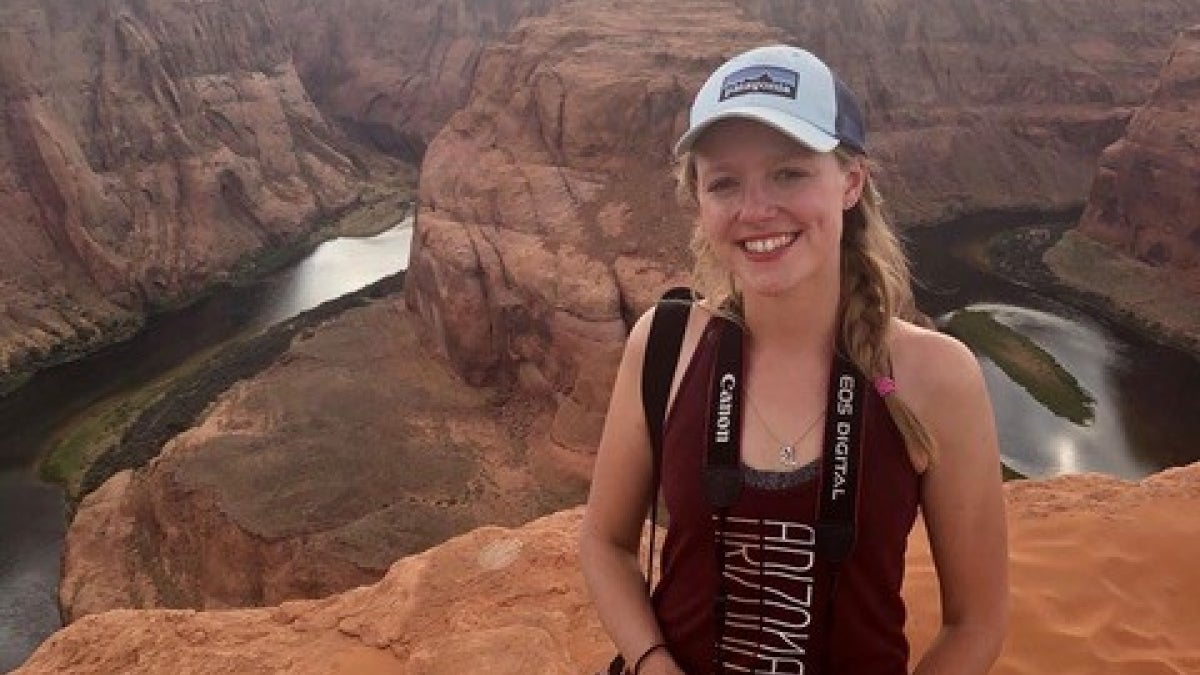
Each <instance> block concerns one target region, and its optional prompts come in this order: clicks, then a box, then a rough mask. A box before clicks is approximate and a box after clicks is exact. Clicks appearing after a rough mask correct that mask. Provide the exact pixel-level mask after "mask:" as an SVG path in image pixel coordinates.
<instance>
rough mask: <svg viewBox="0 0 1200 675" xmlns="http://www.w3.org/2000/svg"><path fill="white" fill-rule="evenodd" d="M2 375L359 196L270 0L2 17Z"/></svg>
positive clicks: (103, 333) (199, 283)
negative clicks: (299, 73) (298, 70)
mask: <svg viewBox="0 0 1200 675" xmlns="http://www.w3.org/2000/svg"><path fill="white" fill-rule="evenodd" d="M0 93H2V98H0V118H2V119H3V120H4V134H3V135H0V220H2V222H0V230H2V231H3V232H4V237H3V239H2V240H0V373H11V372H12V371H15V370H21V369H25V368H28V367H32V366H35V365H37V364H38V363H39V362H44V361H47V360H53V358H55V355H56V354H59V353H61V352H63V351H67V352H70V351H74V350H77V349H80V348H87V347H89V346H95V345H96V344H99V343H102V342H103V341H104V340H106V339H109V338H110V337H111V336H110V334H111V333H112V332H114V331H116V330H118V326H120V325H122V324H124V325H130V324H135V323H136V322H137V321H138V316H139V315H140V313H141V312H142V310H143V308H144V307H145V306H146V305H147V304H159V303H168V302H172V301H174V300H176V299H178V298H183V297H187V296H188V295H190V294H193V293H196V292H197V291H199V290H201V289H203V288H204V287H206V286H208V285H209V284H211V283H213V282H214V281H216V280H219V279H221V278H222V277H224V276H225V275H226V274H227V273H228V272H229V270H230V269H231V268H233V267H234V265H235V264H236V263H237V262H238V261H239V260H240V259H243V258H244V257H246V256H247V255H250V254H253V253H255V252H257V251H260V250H263V249H268V248H271V247H276V246H279V245H281V244H284V243H286V242H288V241H291V240H294V239H296V238H297V237H298V236H299V235H300V234H302V233H303V232H305V231H306V230H307V229H308V228H309V227H310V225H311V223H312V221H313V220H314V219H316V218H318V217H320V216H322V215H326V214H329V213H332V212H336V211H337V210H339V209H342V208H344V207H346V206H347V205H349V204H350V203H352V201H353V200H354V199H355V198H356V196H357V189H356V187H355V183H356V181H357V180H358V179H357V178H356V177H357V176H358V175H359V173H360V172H359V170H358V169H357V168H356V166H355V162H354V160H352V159H351V157H350V156H349V155H348V154H347V153H346V151H345V150H344V149H342V148H341V147H340V146H339V142H338V141H337V140H336V139H337V134H336V133H335V132H334V131H333V130H332V129H331V128H330V127H329V126H328V125H327V124H326V123H325V121H324V119H323V118H322V117H321V115H320V114H319V113H318V112H317V110H316V108H315V107H314V106H313V105H312V103H311V102H310V101H309V99H308V97H307V95H306V93H305V90H304V87H303V85H302V84H301V82H300V79H299V78H298V77H297V75H296V72H295V69H294V67H293V66H292V63H291V59H290V55H289V50H288V47H287V45H286V43H285V42H284V41H283V40H282V39H281V38H280V36H279V32H278V30H277V29H276V26H275V22H274V19H273V18H272V16H271V14H270V12H269V11H268V9H267V5H266V3H264V2H262V1H261V0H259V1H255V0H252V1H250V2H235V1H234V0H206V1H203V2H201V1H191V0H162V1H159V2H153V3H146V2H133V1H126V0H108V1H105V2H94V3H76V2H67V1H66V0H50V1H46V2H34V1H33V0H12V1H10V2H6V3H4V5H3V7H2V8H0Z"/></svg>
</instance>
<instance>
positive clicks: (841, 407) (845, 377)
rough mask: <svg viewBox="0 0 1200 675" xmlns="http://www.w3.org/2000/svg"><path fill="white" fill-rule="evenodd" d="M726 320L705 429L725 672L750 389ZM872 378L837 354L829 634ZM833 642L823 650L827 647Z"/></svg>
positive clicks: (830, 451)
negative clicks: (734, 514)
mask: <svg viewBox="0 0 1200 675" xmlns="http://www.w3.org/2000/svg"><path fill="white" fill-rule="evenodd" d="M713 320H714V321H719V322H721V324H720V325H719V326H718V329H719V330H718V335H719V337H718V340H719V342H718V346H717V360H716V366H715V368H714V370H713V374H712V381H711V382H710V385H709V387H710V388H709V400H708V403H709V405H708V407H709V414H708V425H707V429H706V444H707V456H706V458H707V461H706V463H705V466H704V489H705V494H706V496H707V497H708V500H709V504H710V505H711V506H712V507H713V509H714V511H715V514H714V520H715V521H716V558H717V560H716V564H717V568H716V569H717V594H716V598H715V599H714V606H713V615H714V619H715V621H716V628H717V632H716V635H717V644H716V645H714V649H713V661H714V664H713V665H714V670H715V672H717V673H721V672H723V670H724V667H723V664H724V662H725V659H724V655H723V654H722V647H721V636H722V635H723V633H724V627H725V611H726V605H727V602H728V596H727V593H726V588H725V560H724V558H725V556H724V551H725V531H726V519H727V517H728V512H729V509H730V507H732V506H733V504H734V503H735V502H736V501H737V499H738V496H739V495H740V494H741V491H742V481H743V479H742V467H741V429H742V401H743V398H744V397H745V388H744V378H745V368H744V363H743V331H742V328H741V326H739V325H737V324H736V323H734V322H733V321H730V320H728V319H725V318H720V317H718V318H715V319H713ZM864 382H865V378H864V377H863V376H862V375H861V374H860V373H859V372H858V370H857V369H856V368H855V367H854V365H853V364H852V363H850V361H849V360H847V359H845V358H843V357H842V356H840V355H838V356H836V357H835V358H834V362H833V367H832V368H831V369H830V379H829V386H828V392H829V393H828V396H829V403H828V405H827V407H826V410H827V413H826V418H825V438H824V441H823V451H822V456H821V473H820V475H821V479H820V485H819V491H820V492H819V500H820V501H819V504H818V513H817V524H816V537H817V560H818V562H820V563H824V564H827V565H828V567H827V569H828V570H829V573H830V583H829V586H828V587H829V602H828V608H827V612H826V617H827V618H826V626H827V631H826V635H827V636H831V635H832V628H833V626H832V624H833V607H834V596H835V594H836V592H837V580H838V575H839V572H840V568H841V563H842V562H843V561H845V559H846V558H847V557H848V556H849V555H850V551H851V549H852V548H853V546H854V538H855V522H856V518H857V512H858V498H859V495H858V488H859V475H860V473H861V469H862V453H861V452H860V447H859V446H860V443H861V439H862V425H863V407H864V405H865V398H864V395H863V394H864V392H865V386H864ZM828 651H829V650H828V649H827V648H826V649H822V652H823V653H825V654H828Z"/></svg>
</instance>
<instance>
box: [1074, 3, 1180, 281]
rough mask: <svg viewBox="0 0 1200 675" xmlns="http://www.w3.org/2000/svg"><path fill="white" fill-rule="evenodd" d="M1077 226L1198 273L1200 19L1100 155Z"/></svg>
mask: <svg viewBox="0 0 1200 675" xmlns="http://www.w3.org/2000/svg"><path fill="white" fill-rule="evenodd" d="M1079 228H1080V230H1081V231H1082V232H1083V233H1085V234H1087V235H1088V236H1091V237H1093V238H1095V239H1097V240H1099V241H1101V242H1103V243H1105V244H1108V245H1109V246H1111V247H1113V248H1115V249H1117V250H1119V251H1121V252H1122V253H1125V254H1126V255H1129V256H1132V257H1134V258H1136V259H1138V260H1140V261H1142V262H1145V263H1147V264H1150V265H1155V266H1163V267H1171V268H1175V269H1177V270H1181V271H1184V270H1186V271H1189V272H1191V273H1192V275H1193V276H1194V277H1196V278H1197V279H1200V25H1198V26H1195V27H1193V28H1192V29H1190V30H1188V31H1185V32H1184V33H1183V34H1182V35H1181V36H1180V37H1179V39H1178V41H1177V42H1176V43H1175V46H1174V49H1172V51H1171V55H1170V56H1169V57H1168V58H1167V60H1166V64H1165V65H1164V66H1163V70H1162V73H1161V75H1160V76H1159V78H1158V83H1157V85H1156V86H1155V88H1154V91H1153V93H1152V94H1151V96H1150V100H1149V101H1148V102H1147V103H1146V104H1145V105H1144V106H1143V107H1142V108H1140V109H1139V110H1138V111H1137V113H1136V114H1135V115H1134V116H1133V119H1132V120H1130V122H1129V126H1128V128H1127V129H1126V130H1125V134H1124V136H1122V138H1121V139H1120V140H1118V141H1117V142H1116V143H1114V144H1112V145H1111V146H1109V147H1108V148H1107V149H1106V150H1105V151H1104V154H1103V155H1102V156H1101V158H1100V166H1099V169H1097V172H1096V180H1095V182H1094V183H1093V184H1092V192H1091V195H1090V197H1089V199H1088V205H1087V208H1086V210H1085V211H1084V213H1083V217H1082V218H1081V220H1080V223H1079Z"/></svg>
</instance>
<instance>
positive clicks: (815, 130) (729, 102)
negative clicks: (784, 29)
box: [675, 45, 867, 156]
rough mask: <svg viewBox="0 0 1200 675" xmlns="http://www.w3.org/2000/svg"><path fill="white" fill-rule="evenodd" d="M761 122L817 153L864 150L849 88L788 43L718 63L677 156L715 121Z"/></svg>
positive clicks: (863, 133)
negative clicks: (837, 149)
mask: <svg viewBox="0 0 1200 675" xmlns="http://www.w3.org/2000/svg"><path fill="white" fill-rule="evenodd" d="M730 118H741V119H750V120H755V121H757V122H762V123H763V124H766V125H768V126H771V127H773V128H775V129H776V130H778V131H780V132H781V133H784V134H787V135H788V136H790V137H792V138H794V139H795V140H796V141H798V142H800V143H802V144H803V145H805V146H807V147H809V148H812V149H813V150H815V151H817V152H829V151H830V150H833V149H834V148H836V147H837V146H838V145H846V146H848V147H850V148H851V149H853V150H855V151H857V152H860V153H863V154H866V151H867V144H866V127H865V125H864V124H863V117H862V109H861V108H860V107H859V105H858V101H857V100H856V99H855V98H854V94H853V93H852V92H851V91H850V89H849V88H848V87H847V86H846V85H845V84H844V83H843V82H842V81H841V80H840V79H838V77H837V75H835V74H834V72H833V71H832V70H830V69H829V66H827V65H825V63H824V62H823V61H821V59H818V58H817V57H816V56H813V55H812V54H811V53H809V52H806V51H804V50H803V49H799V48H797V47H791V46H788V45H772V46H769V47H758V48H756V49H751V50H750V51H748V52H743V53H741V54H738V55H737V56H735V57H733V58H732V59H729V60H728V61H726V62H725V63H724V64H722V65H721V67H720V68H717V69H716V71H714V72H713V74H712V75H710V76H709V77H708V80H707V81H706V82H705V83H704V86H703V87H701V88H700V92H699V93H697V94H696V100H695V101H693V102H692V110H691V116H690V118H689V122H690V125H689V127H688V130H687V132H686V133H684V134H683V136H682V137H680V139H679V142H678V143H676V144H675V155H676V156H679V155H681V154H683V153H684V152H687V151H688V150H690V149H691V148H692V145H693V144H694V143H695V142H696V139H698V138H699V137H700V135H701V134H703V133H704V131H705V130H706V129H708V128H709V127H710V126H712V125H713V124H714V123H716V122H718V121H720V120H723V119H730Z"/></svg>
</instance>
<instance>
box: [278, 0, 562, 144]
mask: <svg viewBox="0 0 1200 675" xmlns="http://www.w3.org/2000/svg"><path fill="white" fill-rule="evenodd" d="M561 1H562V0H437V1H435V2H426V1H424V0H400V1H399V2H381V1H380V0H328V1H326V0H276V1H275V2H273V3H272V7H273V8H274V9H275V10H276V13H277V15H278V17H279V23H280V26H281V28H282V29H283V31H284V33H285V34H286V35H287V37H288V41H289V43H290V44H291V47H292V54H293V59H294V61H295V64H296V69H297V71H298V72H299V75H300V78H301V80H303V82H304V84H305V86H306V88H307V89H308V92H309V94H310V95H311V96H312V98H313V100H314V101H315V102H316V103H317V105H318V107H320V108H321V109H322V110H323V111H324V112H325V113H326V114H327V115H328V116H329V118H330V119H331V120H332V121H334V122H336V123H337V124H338V125H340V126H341V127H342V128H343V129H345V130H347V131H350V132H352V133H355V134H356V135H358V136H361V137H362V138H364V139H365V140H366V141H368V142H369V143H370V144H371V145H372V146H374V147H376V148H378V149H380V150H383V151H385V152H388V153H390V154H395V155H398V156H400V157H403V158H405V159H407V160H410V161H414V162H416V161H419V160H420V158H421V157H422V155H423V154H424V152H425V148H426V147H427V146H428V145H429V142H430V141H431V140H433V137H434V135H435V134H437V132H438V130H439V129H441V127H442V125H443V124H445V123H446V120H447V119H449V118H450V116H451V115H452V114H453V113H454V112H455V111H457V110H458V109H459V108H460V107H461V106H462V105H463V104H464V103H466V101H467V98H468V97H469V96H470V93H471V84H472V82H473V81H474V77H475V69H476V67H477V66H478V63H479V56H480V54H481V53H482V51H483V49H484V48H485V47H486V46H487V45H488V44H490V43H492V42H494V41H496V40H499V39H502V38H503V37H504V36H505V35H506V34H507V33H508V31H509V30H511V29H512V28H513V26H515V25H516V24H517V22H518V21H520V20H521V19H522V18H524V17H526V16H534V15H539V14H543V13H545V12H546V11H547V10H548V9H549V8H551V7H553V6H555V5H557V4H560V3H561Z"/></svg>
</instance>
